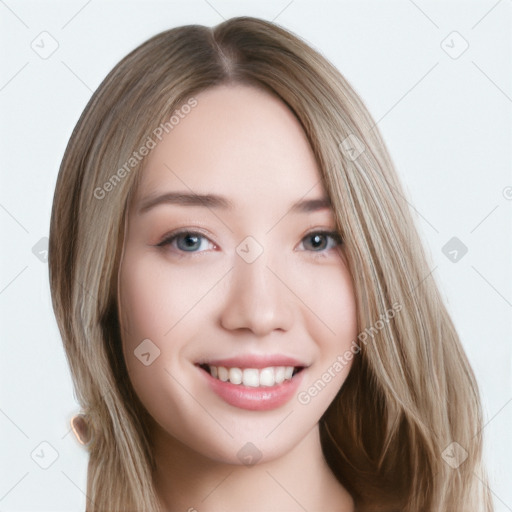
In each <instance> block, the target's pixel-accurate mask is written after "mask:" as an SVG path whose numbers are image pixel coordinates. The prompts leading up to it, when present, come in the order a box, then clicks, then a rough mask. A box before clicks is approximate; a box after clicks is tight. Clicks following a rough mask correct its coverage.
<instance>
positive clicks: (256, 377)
mask: <svg viewBox="0 0 512 512" xmlns="http://www.w3.org/2000/svg"><path fill="white" fill-rule="evenodd" d="M208 368H209V369H210V374H211V376H212V377H214V378H216V379H219V380H221V381H223V382H227V381H229V382H231V383H232V384H243V385H244V386H249V387H253V388H257V387H260V386H264V387H270V386H275V385H276V384H281V383H283V382H284V381H285V380H290V379H291V378H292V377H293V372H294V370H295V368H294V367H293V366H269V367H267V368H262V369H258V368H245V369H243V370H242V369H241V368H226V367H224V366H209V367H208Z"/></svg>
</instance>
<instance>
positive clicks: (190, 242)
mask: <svg viewBox="0 0 512 512" xmlns="http://www.w3.org/2000/svg"><path fill="white" fill-rule="evenodd" d="M182 240H183V241H184V245H185V248H186V249H194V248H195V247H196V245H197V244H198V241H199V237H197V236H195V235H186V236H185V237H184V238H183V239H182Z"/></svg>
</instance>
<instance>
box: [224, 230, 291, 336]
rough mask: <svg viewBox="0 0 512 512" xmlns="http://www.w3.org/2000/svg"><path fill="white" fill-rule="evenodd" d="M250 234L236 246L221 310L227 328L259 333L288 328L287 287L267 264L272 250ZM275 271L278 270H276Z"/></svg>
mask: <svg viewBox="0 0 512 512" xmlns="http://www.w3.org/2000/svg"><path fill="white" fill-rule="evenodd" d="M250 238H251V237H247V239H245V240H244V241H242V242H241V243H240V244H239V246H238V247H237V250H236V252H237V254H236V255H235V259H234V266H233V270H232V272H231V280H230V285H229V290H228V294H227V297H226V301H225V303H224V307H223V310H222V314H221V322H222V325H223V326H224V327H225V328H226V329H230V330H235V329H249V330H250V331H252V332H253V333H254V334H257V335H259V336H261V335H265V334H268V333H270V332H272V331H273V330H276V329H281V330H288V329H289V328H290V326H291V319H292V311H291V304H290V301H289V297H286V291H287V290H286V288H285V287H284V286H283V284H282V283H281V282H280V281H279V279H277V278H276V276H275V275H274V273H273V272H272V271H271V270H270V269H269V268H268V267H267V265H268V266H270V265H271V261H273V259H271V258H270V256H271V251H270V250H269V249H267V248H263V246H262V245H261V244H259V243H257V242H256V241H255V240H254V239H252V240H251V239H250ZM274 272H275V270H274Z"/></svg>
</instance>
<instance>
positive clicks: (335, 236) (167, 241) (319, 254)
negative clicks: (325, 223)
mask: <svg viewBox="0 0 512 512" xmlns="http://www.w3.org/2000/svg"><path fill="white" fill-rule="evenodd" d="M182 235H192V236H197V237H199V238H200V239H205V240H208V241H209V242H210V243H212V244H213V242H211V240H209V238H208V237H207V236H206V235H204V234H203V233H201V232H199V231H192V230H189V229H182V230H178V231H174V232H173V233H170V234H168V235H166V236H165V237H164V238H163V240H162V241H161V242H159V243H158V244H156V247H165V246H167V245H171V244H172V243H173V242H174V241H175V240H177V239H178V238H179V237H180V236H182ZM313 235H320V236H325V237H329V238H330V239H331V240H333V241H334V242H335V244H336V245H335V246H334V247H330V249H333V248H335V247H338V246H340V245H341V244H342V243H343V240H342V238H341V235H340V234H339V233H338V232H337V231H326V230H317V231H310V232H309V233H307V234H306V235H305V236H304V237H303V238H302V240H301V242H302V241H304V240H305V239H306V238H311V237H313ZM214 245H215V244H214ZM328 245H329V244H328ZM175 250H176V254H177V255H178V257H180V258H183V257H187V256H189V255H196V254H201V253H203V252H205V251H183V250H181V249H177V248H176V249H175ZM328 250H329V249H328V248H325V249H321V250H319V251H308V252H311V253H312V255H313V257H314V258H323V257H325V256H326V254H325V253H326V252H327V251H328Z"/></svg>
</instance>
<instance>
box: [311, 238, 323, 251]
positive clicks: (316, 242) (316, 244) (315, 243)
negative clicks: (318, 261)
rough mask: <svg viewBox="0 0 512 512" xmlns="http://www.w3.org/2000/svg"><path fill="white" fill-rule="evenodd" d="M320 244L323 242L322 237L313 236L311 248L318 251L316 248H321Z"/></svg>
mask: <svg viewBox="0 0 512 512" xmlns="http://www.w3.org/2000/svg"><path fill="white" fill-rule="evenodd" d="M322 242H323V237H322V235H315V236H314V237H313V246H314V247H315V248H316V249H318V248H319V246H321V245H322Z"/></svg>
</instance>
